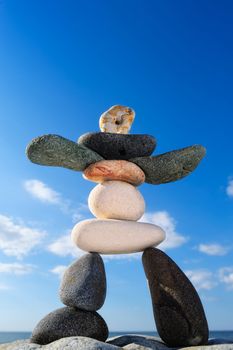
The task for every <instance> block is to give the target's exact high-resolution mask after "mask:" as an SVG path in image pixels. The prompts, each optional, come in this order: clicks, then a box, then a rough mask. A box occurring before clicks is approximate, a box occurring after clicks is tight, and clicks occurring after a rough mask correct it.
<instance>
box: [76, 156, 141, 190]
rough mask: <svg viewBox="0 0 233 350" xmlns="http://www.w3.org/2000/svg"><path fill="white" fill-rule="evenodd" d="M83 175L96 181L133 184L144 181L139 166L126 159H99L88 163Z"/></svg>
mask: <svg viewBox="0 0 233 350" xmlns="http://www.w3.org/2000/svg"><path fill="white" fill-rule="evenodd" d="M83 177H84V179H86V180H90V181H93V182H97V183H102V182H104V181H113V180H115V181H125V182H128V183H130V184H131V185H134V186H139V185H141V184H142V183H143V182H145V174H144V172H143V171H142V169H141V168H139V167H138V166H137V165H136V164H134V163H132V162H128V161H127V160H101V161H99V162H96V163H94V164H91V165H89V166H88V167H87V168H86V169H85V170H84V172H83Z"/></svg>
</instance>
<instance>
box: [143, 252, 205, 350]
mask: <svg viewBox="0 0 233 350" xmlns="http://www.w3.org/2000/svg"><path fill="white" fill-rule="evenodd" d="M142 261H143V266H144V270H145V274H146V276H147V279H148V282H149V288H150V294H151V299H152V305H153V311H154V318H155V322H156V328H157V331H158V333H159V336H160V337H161V339H162V340H163V341H164V342H165V343H166V344H167V345H168V346H174V347H176V346H190V345H192V346H193V345H205V344H207V342H208V336H209V330H208V324H207V320H206V317H205V312H204V309H203V307H202V303H201V301H200V298H199V296H198V294H197V292H196V290H195V288H194V287H193V285H192V283H191V282H190V281H189V279H188V278H187V277H186V275H185V274H184V273H183V272H182V271H181V269H180V268H179V267H178V266H177V265H176V264H175V262H174V261H173V260H172V259H170V258H169V257H168V256H167V255H166V254H165V253H164V252H162V251H161V250H159V249H156V248H148V249H146V250H145V251H144V253H143V256H142Z"/></svg>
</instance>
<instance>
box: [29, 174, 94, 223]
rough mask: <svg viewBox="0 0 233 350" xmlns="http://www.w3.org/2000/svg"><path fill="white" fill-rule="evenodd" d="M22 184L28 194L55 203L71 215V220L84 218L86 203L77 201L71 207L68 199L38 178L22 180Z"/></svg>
mask: <svg viewBox="0 0 233 350" xmlns="http://www.w3.org/2000/svg"><path fill="white" fill-rule="evenodd" d="M23 186H24V188H25V190H26V191H27V192H28V193H30V195H32V196H33V197H34V198H36V199H38V200H39V201H41V202H42V203H47V204H52V205H55V206H57V207H58V208H59V209H60V210H62V211H63V212H64V213H65V214H69V215H71V217H72V221H73V222H77V221H79V220H81V219H84V218H85V216H86V215H84V214H86V212H87V210H88V206H87V205H86V204H83V203H78V205H77V206H75V207H73V206H72V203H71V201H70V200H68V199H66V198H63V196H62V195H61V194H60V193H59V192H57V191H55V190H54V189H52V188H51V187H49V186H48V185H46V184H45V183H44V182H42V181H40V180H37V179H31V180H26V181H24V183H23Z"/></svg>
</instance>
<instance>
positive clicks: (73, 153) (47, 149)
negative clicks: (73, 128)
mask: <svg viewBox="0 0 233 350" xmlns="http://www.w3.org/2000/svg"><path fill="white" fill-rule="evenodd" d="M26 154H27V157H28V158H29V159H30V161H31V162H33V163H36V164H40V165H48V166H57V167H63V168H68V169H72V170H76V171H83V170H84V169H85V168H86V167H87V166H88V165H90V164H92V163H95V162H98V161H99V160H102V159H103V158H102V157H101V156H100V155H99V154H97V153H95V152H94V151H92V150H90V149H88V148H86V147H85V146H81V145H78V144H77V143H76V142H73V141H70V140H67V139H65V138H64V137H62V136H59V135H53V134H49V135H43V136H39V137H37V138H35V139H33V140H32V141H31V142H30V143H29V145H28V146H27V149H26Z"/></svg>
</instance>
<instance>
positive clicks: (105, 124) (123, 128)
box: [99, 105, 135, 134]
mask: <svg viewBox="0 0 233 350" xmlns="http://www.w3.org/2000/svg"><path fill="white" fill-rule="evenodd" d="M134 117H135V112H134V110H133V109H132V108H129V107H125V106H121V105H116V106H112V107H111V108H109V109H108V110H107V111H106V112H104V113H103V114H102V115H101V117H100V120H99V127H100V130H101V131H102V132H112V133H119V134H128V132H129V130H130V128H131V125H132V123H133V121H134Z"/></svg>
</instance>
